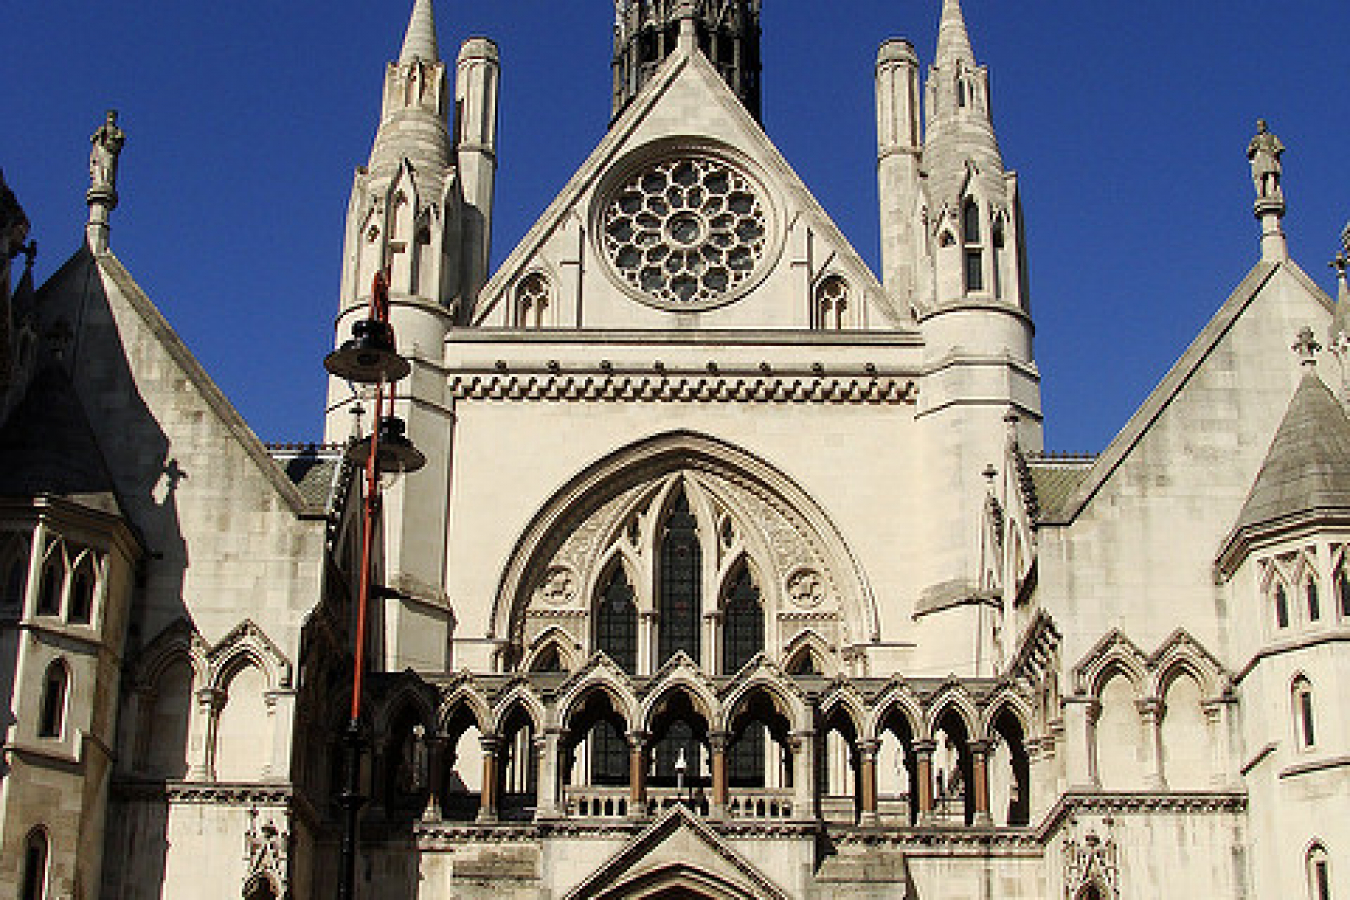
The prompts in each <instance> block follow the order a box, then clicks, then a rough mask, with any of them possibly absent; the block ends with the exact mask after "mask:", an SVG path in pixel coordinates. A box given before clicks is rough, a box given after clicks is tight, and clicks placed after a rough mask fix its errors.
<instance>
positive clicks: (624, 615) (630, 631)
mask: <svg viewBox="0 0 1350 900" xmlns="http://www.w3.org/2000/svg"><path fill="white" fill-rule="evenodd" d="M637 623H638V614H637V604H636V603H634V600H633V586H632V584H630V583H629V581H628V575H627V573H625V572H624V570H623V566H622V565H616V566H615V567H614V571H613V573H611V575H610V577H609V581H608V583H607V584H606V585H605V587H604V588H603V590H602V591H601V592H600V598H599V601H598V603H597V604H596V617H595V646H596V649H598V650H600V651H601V652H603V653H606V654H608V656H609V658H610V659H612V660H613V661H614V664H615V665H616V666H618V667H619V668H620V669H622V670H623V671H625V672H627V673H628V674H630V675H633V674H636V673H637V649H638V647H637V645H638V640H637V629H638V624H637Z"/></svg>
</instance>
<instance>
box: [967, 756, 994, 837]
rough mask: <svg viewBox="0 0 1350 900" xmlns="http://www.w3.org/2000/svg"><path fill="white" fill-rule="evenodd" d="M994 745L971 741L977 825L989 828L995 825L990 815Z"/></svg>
mask: <svg viewBox="0 0 1350 900" xmlns="http://www.w3.org/2000/svg"><path fill="white" fill-rule="evenodd" d="M992 750H993V745H992V744H991V743H990V742H989V741H971V742H970V759H971V763H972V768H973V769H974V780H975V784H974V785H973V789H974V791H975V824H976V826H978V827H980V828H988V827H990V826H991V825H993V824H994V818H993V816H991V815H990V813H989V754H990V752H991V751H992Z"/></svg>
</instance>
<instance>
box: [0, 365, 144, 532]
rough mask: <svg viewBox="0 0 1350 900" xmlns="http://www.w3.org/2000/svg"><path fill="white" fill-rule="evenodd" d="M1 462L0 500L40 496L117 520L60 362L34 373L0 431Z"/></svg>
mask: <svg viewBox="0 0 1350 900" xmlns="http://www.w3.org/2000/svg"><path fill="white" fill-rule="evenodd" d="M0 460H4V465H3V466H0V497H19V498H25V499H27V498H32V497H35V496H38V495H43V494H45V495H48V496H55V497H62V498H65V499H67V500H71V501H74V502H77V503H80V504H82V505H84V506H87V507H90V508H92V509H96V510H99V511H101V512H105V513H109V514H111V515H116V516H121V515H122V508H121V504H120V503H119V502H118V499H117V493H116V490H115V488H114V486H113V480H112V475H111V474H110V473H109V471H108V464H107V461H106V460H104V458H103V451H102V450H100V449H99V446H98V441H97V439H96V438H95V437H94V431H93V428H91V427H90V425H89V419H88V417H87V416H86V415H85V412H84V407H83V406H82V405H81V403H80V400H79V397H78V396H77V395H76V393H75V386H74V385H73V384H72V383H71V381H70V376H69V375H67V374H66V371H65V369H64V367H62V366H61V365H60V364H59V363H49V364H47V365H45V366H43V367H42V368H41V369H40V370H38V372H37V374H36V375H34V376H33V380H32V382H31V383H30V384H29V386H28V391H27V393H25V394H24V398H23V400H21V401H20V402H19V405H18V406H16V407H15V408H14V412H13V413H12V414H11V415H10V417H9V419H8V420H6V422H5V423H4V425H3V427H0Z"/></svg>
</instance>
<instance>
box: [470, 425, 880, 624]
mask: <svg viewBox="0 0 1350 900" xmlns="http://www.w3.org/2000/svg"><path fill="white" fill-rule="evenodd" d="M691 471H692V472H700V473H704V474H706V475H711V476H714V477H717V478H720V479H722V480H724V481H725V482H727V483H730V484H733V485H735V486H736V488H737V489H739V490H743V491H745V492H747V494H748V495H750V496H753V497H754V498H755V501H756V502H758V503H762V504H763V505H764V506H765V508H767V509H770V510H772V511H773V512H774V513H775V514H777V515H781V516H782V517H783V518H784V519H785V520H786V521H787V522H789V523H790V524H791V525H792V527H793V528H794V529H795V530H796V531H797V532H798V533H799V534H800V535H801V539H802V542H803V546H804V548H805V549H806V552H808V553H809V555H810V556H811V557H812V559H811V560H810V562H811V563H812V564H813V565H819V566H820V567H821V568H822V569H823V570H824V571H823V572H822V573H821V574H822V575H823V577H824V578H825V579H826V581H827V582H828V589H829V592H830V593H831V595H832V596H833V597H834V598H835V600H834V602H836V603H837V605H838V610H839V615H840V620H841V621H840V627H841V629H842V631H843V633H844V635H845V636H846V638H847V640H848V641H850V642H852V643H867V642H873V641H876V640H877V639H878V638H879V635H880V616H879V613H878V610H877V606H876V602H875V598H874V596H873V594H872V591H871V588H870V587H869V585H868V582H867V579H866V576H865V574H864V572H863V570H862V567H861V565H860V563H859V561H858V559H857V557H856V556H855V555H854V554H853V552H852V551H851V550H850V548H849V547H848V545H847V543H846V542H845V541H844V538H843V535H842V533H841V532H840V530H839V529H838V527H837V526H836V525H835V524H834V522H833V520H832V519H831V517H830V516H829V514H828V513H827V512H826V511H825V510H824V509H822V508H821V507H820V505H819V504H818V503H817V502H816V501H815V500H814V498H812V497H811V496H810V495H809V494H808V493H807V492H806V491H804V490H803V489H802V488H801V487H800V486H798V485H797V483H796V482H795V481H793V480H792V479H791V478H790V477H788V476H787V475H786V474H785V473H783V472H782V471H781V470H779V469H778V468H777V467H775V466H773V465H771V464H770V463H768V462H766V461H765V460H763V459H761V458H759V457H757V456H755V455H753V454H751V453H749V452H747V451H745V450H743V449H741V448H739V447H735V446H733V445H731V444H728V443H725V442H723V441H720V440H717V439H716V438H713V437H710V436H708V435H704V434H699V433H696V432H691V431H675V432H669V433H666V434H662V435H658V436H656V437H653V438H649V439H647V440H644V441H640V442H638V443H636V444H632V445H630V446H628V447H625V448H623V449H621V450H618V451H616V452H614V453H612V454H611V455H609V456H608V457H606V458H604V459H602V460H600V461H599V462H597V463H595V464H593V465H591V466H590V467H589V468H587V469H586V470H584V471H583V472H581V473H580V474H578V475H577V476H576V477H574V478H573V479H572V480H571V481H570V482H568V484H567V485H566V486H564V487H563V488H562V489H561V490H559V491H558V492H557V493H556V494H554V495H553V497H552V498H551V499H550V500H549V501H548V502H547V503H546V504H545V505H544V507H543V508H542V509H541V510H540V512H539V513H538V514H537V515H536V516H535V518H534V520H533V521H531V523H530V524H529V525H528V526H527V527H526V529H525V531H524V532H523V533H522V534H521V536H520V538H519V539H518V540H517V541H516V545H515V548H514V550H513V552H512V554H511V556H510V558H509V560H508V561H507V563H506V566H505V568H504V569H503V572H502V576H501V578H500V580H499V583H498V590H497V596H496V598H495V600H494V603H493V609H492V617H491V620H490V623H489V626H488V634H489V636H490V637H494V638H508V639H511V640H520V639H521V637H522V634H521V629H522V627H523V621H524V618H525V611H526V609H527V608H528V607H529V605H530V603H531V601H532V598H533V595H534V593H535V591H536V590H537V589H538V587H539V586H540V585H541V584H543V583H544V581H545V577H546V575H547V572H548V569H549V565H550V561H551V559H552V557H553V555H554V553H555V552H556V551H557V550H558V549H559V548H560V547H561V546H562V544H563V542H564V541H565V540H566V539H567V538H568V537H569V536H570V535H571V534H572V532H573V531H574V530H575V529H576V528H577V527H578V526H579V525H580V524H581V523H583V522H586V521H587V520H588V518H589V517H591V516H592V515H593V514H594V513H596V512H597V511H599V510H600V509H601V508H602V507H604V506H605V505H606V504H609V503H611V502H612V501H614V500H615V499H616V498H618V497H620V496H622V495H623V494H624V492H626V491H630V490H633V489H635V488H639V487H641V486H642V485H644V484H648V483H650V482H652V481H654V480H657V479H661V478H664V477H667V476H669V475H671V474H673V473H677V472H691Z"/></svg>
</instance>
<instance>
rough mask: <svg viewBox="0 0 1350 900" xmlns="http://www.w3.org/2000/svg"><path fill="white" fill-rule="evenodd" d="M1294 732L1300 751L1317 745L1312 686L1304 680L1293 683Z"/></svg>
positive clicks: (1300, 679)
mask: <svg viewBox="0 0 1350 900" xmlns="http://www.w3.org/2000/svg"><path fill="white" fill-rule="evenodd" d="M1294 731H1295V733H1297V735H1298V742H1299V746H1300V747H1301V748H1302V749H1304V750H1311V749H1312V748H1313V747H1315V746H1316V745H1317V723H1316V721H1315V718H1314V709H1313V692H1312V685H1311V684H1309V683H1308V680H1307V679H1306V678H1299V679H1298V680H1297V681H1295V682H1294Z"/></svg>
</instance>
